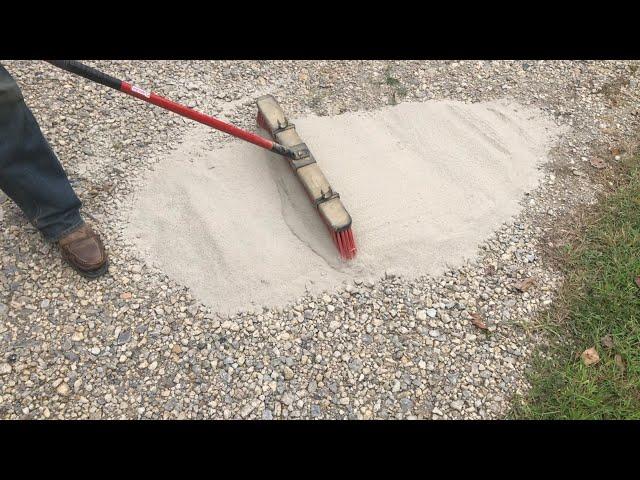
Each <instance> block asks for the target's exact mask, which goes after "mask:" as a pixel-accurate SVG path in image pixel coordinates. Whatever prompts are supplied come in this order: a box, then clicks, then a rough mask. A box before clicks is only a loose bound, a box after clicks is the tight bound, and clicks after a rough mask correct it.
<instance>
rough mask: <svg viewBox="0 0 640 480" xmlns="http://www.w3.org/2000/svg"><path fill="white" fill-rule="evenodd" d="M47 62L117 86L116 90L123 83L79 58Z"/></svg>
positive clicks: (96, 80)
mask: <svg viewBox="0 0 640 480" xmlns="http://www.w3.org/2000/svg"><path fill="white" fill-rule="evenodd" d="M45 61H46V62H47V63H50V64H51V65H54V66H56V67H58V68H61V69H63V70H66V71H67V72H71V73H75V74H76V75H80V76H81V77H84V78H86V79H88V80H91V81H92V82H96V83H99V84H101V85H104V86H105V87H111V88H115V89H116V90H120V86H121V85H122V81H121V80H118V79H117V78H115V77H112V76H111V75H107V74H106V73H103V72H101V71H100V70H96V69H95V68H92V67H89V66H88V65H85V64H84V63H80V62H78V61H77V60H45Z"/></svg>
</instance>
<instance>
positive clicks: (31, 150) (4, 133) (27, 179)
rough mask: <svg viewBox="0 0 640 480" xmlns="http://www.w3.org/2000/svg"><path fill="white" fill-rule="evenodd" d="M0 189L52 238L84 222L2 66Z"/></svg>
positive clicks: (62, 174) (57, 164)
mask: <svg viewBox="0 0 640 480" xmlns="http://www.w3.org/2000/svg"><path fill="white" fill-rule="evenodd" d="M0 189H2V190H3V191H4V192H5V193H6V194H7V196H9V197H10V198H11V199H12V200H13V201H14V202H15V203H16V204H17V205H18V206H19V207H20V209H21V210H22V211H23V212H24V214H25V215H26V216H27V218H28V219H29V221H30V222H31V223H32V224H33V225H34V226H35V227H37V228H38V229H39V230H40V231H41V232H42V234H43V235H44V236H45V238H47V239H48V240H53V241H57V240H59V239H60V238H61V237H63V236H65V235H66V234H68V233H70V232H72V231H73V230H75V229H77V228H78V227H80V226H81V225H82V224H83V221H82V218H81V217H80V206H81V203H80V200H78V197H77V196H76V194H75V193H74V191H73V189H72V188H71V185H70V183H69V179H68V178H67V175H66V174H65V172H64V170H63V169H62V166H61V165H60V162H59V161H58V159H57V157H56V155H55V154H54V153H53V151H52V150H51V147H50V146H49V144H48V143H47V141H46V140H45V138H44V136H43V135H42V132H41V131H40V127H39V126H38V124H37V122H36V120H35V118H34V117H33V114H32V113H31V111H30V110H29V108H28V107H27V105H26V104H25V103H24V100H23V98H22V94H21V92H20V89H19V88H18V85H17V84H16V82H15V81H14V80H13V78H12V77H11V75H10V74H9V72H7V71H6V70H5V69H4V68H3V67H2V66H1V65H0Z"/></svg>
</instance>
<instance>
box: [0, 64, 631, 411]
mask: <svg viewBox="0 0 640 480" xmlns="http://www.w3.org/2000/svg"><path fill="white" fill-rule="evenodd" d="M2 63H3V64H4V65H5V66H6V67H7V69H8V70H9V71H10V72H11V73H12V74H13V75H14V76H15V77H16V79H17V80H18V82H19V83H20V85H21V87H22V88H23V93H24V95H25V98H26V101H27V103H28V104H29V106H30V107H31V108H32V110H33V112H34V114H35V116H36V117H37V118H38V120H39V121H40V125H41V127H42V128H43V131H44V133H45V135H46V136H47V138H48V139H49V141H50V143H51V144H52V146H53V148H54V149H55V150H56V152H57V153H58V155H59V157H60V159H61V161H62V163H63V165H64V166H65V168H66V170H67V172H68V174H69V176H70V178H71V180H72V182H73V184H74V186H75V188H76V191H77V193H78V195H79V196H80V198H81V199H82V201H83V202H84V208H83V213H84V214H85V216H86V217H87V218H88V219H90V221H91V222H92V223H94V224H96V225H97V226H98V229H99V230H100V231H101V232H102V234H103V236H104V239H105V243H106V244H107V246H108V249H109V251H110V255H111V263H112V267H111V270H110V275H108V276H106V277H105V278H102V279H100V280H98V281H94V282H89V281H86V280H84V279H82V278H81V277H79V276H77V275H76V274H75V273H74V272H73V271H72V270H71V269H70V268H68V267H67V266H65V265H63V263H62V261H61V259H60V256H59V254H58V252H57V250H56V249H55V248H51V246H50V245H49V244H47V243H46V242H44V240H43V239H42V237H41V236H40V234H39V233H38V232H37V231H36V230H34V228H33V227H31V226H30V225H29V224H28V223H27V222H26V220H25V219H24V217H23V216H22V214H21V213H20V212H19V210H18V209H17V208H16V207H15V205H13V204H12V202H11V201H8V200H6V198H4V196H1V197H0V418H7V419H8V418H264V419H272V418H273V419H276V418H331V419H335V418H353V419H356V418H358V419H360V418H364V419H369V418H398V419H400V418H434V419H447V418H467V419H480V418H501V417H503V416H504V415H505V413H506V412H507V411H508V409H509V405H510V400H511V398H512V397H513V395H514V394H516V393H523V392H525V391H526V389H527V384H526V380H525V378H524V375H525V372H526V369H527V366H528V364H529V361H530V357H531V353H532V350H533V349H534V347H535V346H536V345H537V344H538V343H539V342H543V341H544V340H545V339H544V337H543V336H542V334H541V332H540V331H539V330H538V329H536V328H535V317H536V315H537V313H538V312H539V311H540V310H541V309H544V308H546V307H547V306H548V305H550V304H551V303H552V302H553V300H554V292H556V291H557V289H558V287H559V286H560V285H561V283H562V276H561V274H560V272H558V271H556V270H554V268H553V265H552V264H551V262H550V261H548V259H547V257H546V255H545V253H544V250H545V248H546V246H547V245H546V243H545V242H548V240H547V235H548V233H549V231H550V229H552V228H554V227H556V228H557V222H558V219H560V218H562V217H563V215H565V214H566V213H567V212H571V211H572V209H574V208H576V207H579V206H580V205H584V204H587V203H589V202H592V201H593V199H594V194H595V193H596V191H597V186H596V185H597V183H596V182H594V181H593V179H592V177H593V175H595V174H597V172H598V170H597V169H595V168H594V167H593V166H592V165H591V160H592V159H593V158H598V159H601V160H604V162H605V163H606V164H607V165H612V164H614V163H615V162H616V161H618V160H619V158H620V156H624V155H626V154H627V152H630V151H632V150H633V148H635V146H636V140H637V135H638V133H637V132H638V123H639V117H638V115H639V113H640V112H639V109H640V91H639V89H638V80H639V79H640V73H638V72H637V69H638V65H639V64H638V62H602V61H598V62H555V61H554V62H551V61H545V62H542V61H513V62H507V61H499V62H497V61H491V62H489V61H463V62H453V61H438V62H432V61H391V62H386V61H385V62H382V61H380V62H378V61H375V62H373V61H274V62H271V61H241V62H240V61H238V62H234V61H171V62H169V61H153V62H152V61H98V62H88V63H89V64H91V65H93V66H96V67H98V68H102V69H104V70H105V71H107V72H109V73H111V74H112V75H114V76H119V77H121V78H123V79H125V80H135V83H137V84H138V85H140V86H141V87H143V88H148V89H152V90H156V91H158V92H159V93H161V94H165V95H167V96H168V97H170V98H174V99H176V100H178V101H181V102H183V103H186V104H187V105H191V106H194V107H196V108H198V109H201V110H203V111H205V112H208V113H212V114H217V115H219V116H221V117H223V118H226V119H228V120H230V121H232V122H235V123H237V124H238V125H240V126H242V127H245V128H254V121H255V106H254V103H253V101H254V99H255V98H256V97H257V96H258V95H260V94H261V93H266V92H269V93H273V94H274V95H275V96H276V97H277V98H279V99H280V100H281V103H282V104H283V107H284V109H285V111H287V112H288V113H289V114H290V115H291V116H304V115H305V114H308V113H311V112H314V113H316V114H319V115H336V114H340V113H342V112H346V111H355V110H368V109H375V108H378V107H380V106H382V105H387V104H389V103H398V102H411V101H425V100H429V99H454V100H462V101H468V102H475V101H485V100H493V99H499V98H505V97H506V98H509V99H513V100H516V101H518V102H520V103H523V104H527V105H532V106H536V107H539V108H541V109H543V110H544V111H546V112H548V113H549V114H550V115H552V116H553V118H555V121H556V122H557V123H558V124H559V125H563V126H565V127H567V133H566V134H565V135H563V137H562V138H561V139H560V141H559V143H558V144H557V146H556V147H555V148H554V149H553V151H552V152H551V157H552V162H551V163H549V164H548V165H547V167H546V169H545V177H544V180H543V182H542V183H541V185H540V187H539V188H538V189H537V190H536V191H535V192H534V193H532V194H531V195H528V196H527V197H526V198H523V200H522V202H523V205H524V209H523V211H522V213H521V214H520V215H519V216H518V217H517V218H515V219H513V221H512V222H509V223H508V224H505V225H503V226H502V228H501V229H500V230H499V231H497V232H496V233H495V235H494V236H492V237H491V238H489V239H487V241H486V242H484V243H483V244H482V245H481V246H480V248H479V249H478V253H477V257H476V258H475V259H474V260H473V261H470V262H468V264H467V265H465V266H464V267H462V268H459V269H456V270H452V271H449V272H447V273H446V274H445V275H443V276H441V277H439V278H420V279H414V280H407V279H404V278H397V277H393V276H387V277H386V278H384V279H382V280H380V281H379V282H376V283H363V282H360V283H359V284H356V285H354V286H350V287H346V288H344V289H343V290H338V291H334V292H331V293H330V294H325V295H322V296H320V297H318V298H311V297H307V298H301V299H299V301H298V302H297V303H295V304H294V305H292V306H291V307H289V308H280V309H275V310H266V309H259V310H256V311H251V312H244V313H242V314H237V315H233V316H220V315H218V314H217V313H216V312H213V311H211V310H210V309H208V308H207V307H206V306H204V305H202V304H201V303H200V302H198V301H197V300H196V299H194V298H193V297H192V296H191V295H190V293H189V291H187V289H185V288H184V287H183V286H181V285H179V284H177V283H175V282H174V281H172V280H171V279H170V278H168V277H167V276H166V275H164V274H163V273H162V272H161V271H159V270H158V269H157V268H156V267H155V266H154V265H149V264H145V263H144V262H142V261H141V259H140V258H139V256H138V255H137V254H136V251H135V250H134V249H133V248H132V246H131V245H130V244H128V243H127V242H126V241H125V240H124V237H123V235H122V230H123V228H124V218H125V217H126V207H127V205H128V199H129V197H130V194H131V193H133V192H135V191H136V189H138V188H139V187H140V185H141V182H142V178H143V176H144V175H145V173H146V172H148V171H149V169H150V168H151V167H152V166H153V163H154V162H155V161H156V159H157V158H158V157H159V156H160V155H162V154H163V153H166V152H168V151H169V150H171V149H174V148H175V147H176V146H177V145H179V144H180V142H181V139H182V138H184V135H185V134H186V132H187V130H188V129H189V127H190V125H191V124H190V123H189V122H188V121H186V120H183V119H182V118H181V117H178V116H176V115H174V114H171V113H169V112H165V111H163V110H160V109H158V108H154V107H150V106H148V105H146V104H144V103H142V102H139V101H136V100H133V99H131V98H128V97H126V96H124V95H122V94H120V93H118V92H115V91H112V90H109V89H107V88H105V87H102V86H98V85H94V84H91V83H89V82H87V81H85V80H83V79H79V78H76V77H73V76H71V75H69V74H66V73H64V72H61V71H58V70H56V69H54V67H52V66H49V65H48V64H45V63H43V62H32V61H4V62H2ZM228 141H230V140H229V139H227V138H226V137H224V136H223V135H221V134H218V133H216V132H212V134H211V139H210V142H211V145H219V144H221V143H223V142H228ZM529 278H532V279H533V280H531V281H529V280H527V279H529ZM485 325H486V327H487V328H486V329H485V328H481V327H484V326H485Z"/></svg>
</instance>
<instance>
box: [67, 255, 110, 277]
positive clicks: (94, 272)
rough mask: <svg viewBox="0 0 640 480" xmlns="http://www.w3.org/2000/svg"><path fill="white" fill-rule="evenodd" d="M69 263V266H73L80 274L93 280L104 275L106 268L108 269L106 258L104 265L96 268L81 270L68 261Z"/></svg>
mask: <svg viewBox="0 0 640 480" xmlns="http://www.w3.org/2000/svg"><path fill="white" fill-rule="evenodd" d="M69 265H70V266H71V268H73V269H74V270H75V271H76V272H78V273H79V274H80V275H82V276H83V277H84V278H88V279H89V280H93V279H96V278H98V277H101V276H102V275H104V274H105V273H107V270H109V260H108V259H107V261H106V262H105V263H104V265H102V266H101V267H100V268H97V269H96V270H82V269H80V268H78V267H76V266H75V265H73V264H71V263H69Z"/></svg>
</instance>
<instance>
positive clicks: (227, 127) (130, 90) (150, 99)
mask: <svg viewBox="0 0 640 480" xmlns="http://www.w3.org/2000/svg"><path fill="white" fill-rule="evenodd" d="M47 62H48V63H50V64H52V65H54V66H56V67H58V68H61V69H63V70H66V71H67V72H71V73H74V74H76V75H80V76H81V77H84V78H86V79H88V80H91V81H93V82H96V83H99V84H101V85H105V86H107V87H111V88H113V89H115V90H119V91H121V92H123V93H126V94H128V95H131V96H132V97H136V98H139V99H140V100H144V101H145V102H147V103H151V104H153V105H157V106H159V107H161V108H164V109H165V110H170V111H172V112H175V113H177V114H178V115H182V116H183V117H187V118H190V119H191V120H195V121H196V122H200V123H203V124H205V125H208V126H210V127H213V128H215V129H216V130H220V131H222V132H225V133H228V134H229V135H233V136H234V137H237V138H240V139H242V140H245V141H247V142H250V143H253V144H254V145H257V146H259V147H262V148H265V149H267V150H271V151H274V152H276V153H279V154H280V155H286V156H290V157H293V155H294V153H293V152H292V151H291V150H290V149H288V148H286V147H284V146H283V145H280V144H279V143H276V142H274V141H272V140H269V139H267V138H264V137H261V136H260V135H256V134H255V133H251V132H248V131H246V130H243V129H241V128H238V127H236V126H235V125H232V124H230V123H227V122H223V121H222V120H218V119H217V118H215V117H212V116H210V115H206V114H204V113H201V112H198V111H196V110H194V109H192V108H189V107H187V106H185V105H181V104H179V103H177V102H174V101H172V100H169V99H167V98H164V97H161V96H160V95H157V94H155V93H153V92H148V91H146V90H143V89H141V88H139V87H136V86H135V85H131V84H129V83H127V82H123V81H122V80H119V79H117V78H115V77H112V76H111V75H107V74H106V73H103V72H101V71H99V70H96V69H95V68H92V67H89V66H88V65H84V64H83V63H80V62H78V61H76V60H47Z"/></svg>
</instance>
